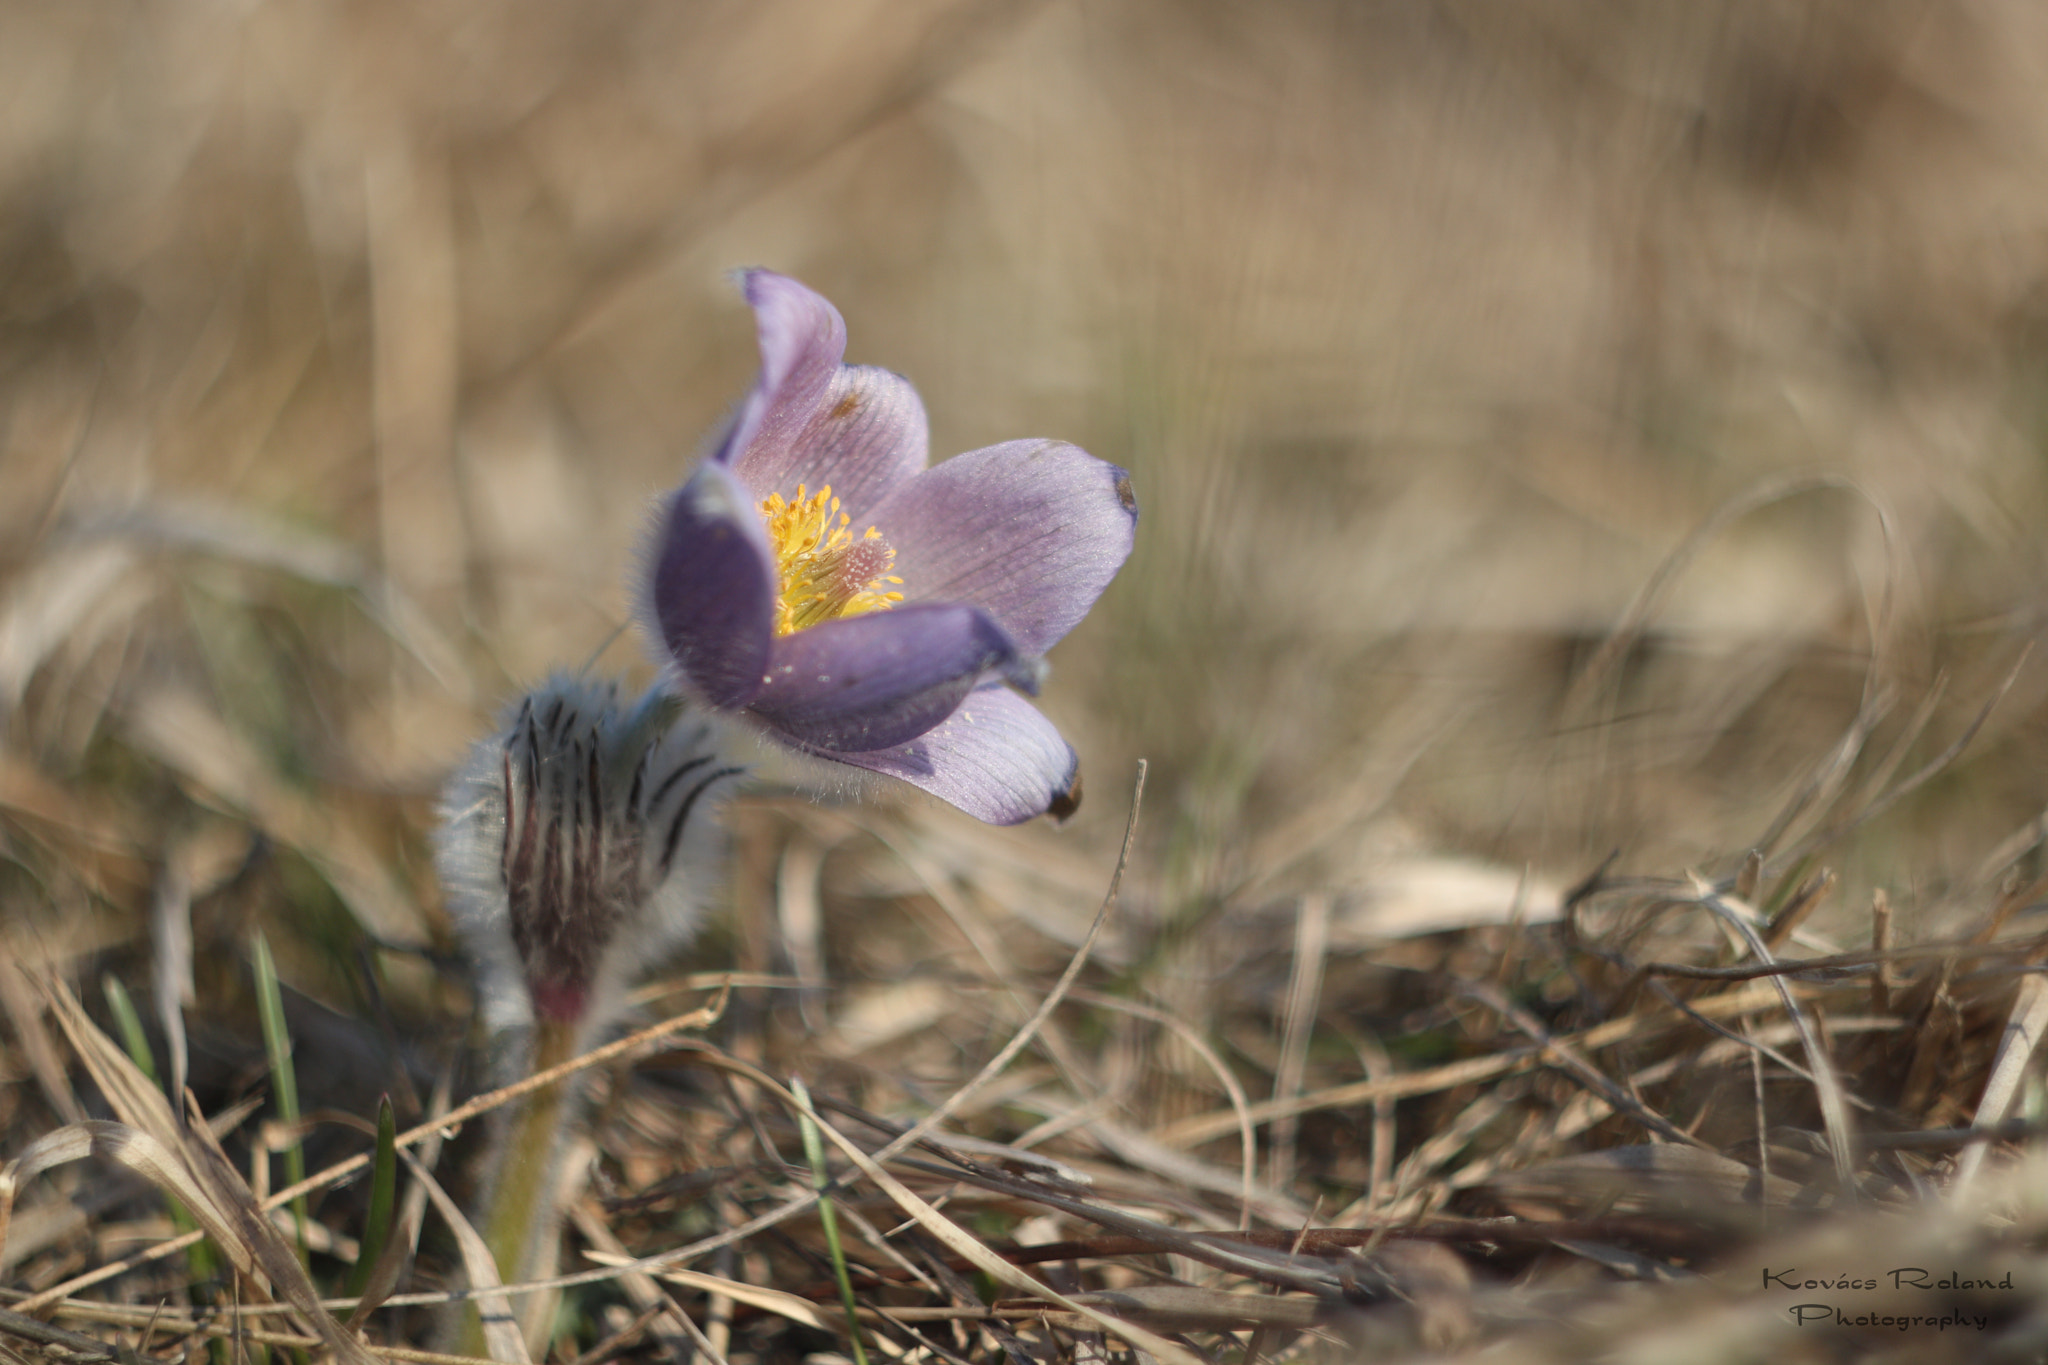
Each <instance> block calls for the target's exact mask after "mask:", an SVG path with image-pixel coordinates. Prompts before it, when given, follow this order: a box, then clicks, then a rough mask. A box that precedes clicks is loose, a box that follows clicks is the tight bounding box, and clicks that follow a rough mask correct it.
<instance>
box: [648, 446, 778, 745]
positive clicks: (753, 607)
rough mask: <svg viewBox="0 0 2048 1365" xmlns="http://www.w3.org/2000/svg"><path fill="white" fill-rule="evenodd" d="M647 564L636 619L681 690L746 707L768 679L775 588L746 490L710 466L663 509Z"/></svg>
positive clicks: (764, 536)
mask: <svg viewBox="0 0 2048 1365" xmlns="http://www.w3.org/2000/svg"><path fill="white" fill-rule="evenodd" d="M645 557H646V563H647V571H646V572H645V573H644V574H642V575H641V576H640V580H641V582H642V584H643V585H644V586H643V588H642V591H643V593H644V594H645V596H644V599H643V601H642V604H641V616H642V618H643V619H644V620H645V621H647V622H648V623H649V624H650V625H651V626H652V627H653V633H654V636H655V638H656V639H658V640H660V641H661V642H662V644H663V645H664V646H666V648H667V650H668V654H669V657H670V659H671V660H672V661H673V663H674V664H675V667H676V669H677V671H678V672H679V673H680V674H681V676H682V679H683V681H684V683H685V684H686V686H687V688H688V690H690V691H691V692H693V693H695V694H696V695H697V696H698V697H700V698H701V699H702V700H704V701H705V702H707V703H709V704H710V705H712V706H716V707H724V708H733V707H740V706H745V705H746V704H747V703H748V702H750V701H752V700H753V699H754V695H755V694H756V693H758V692H759V691H760V690H761V677H762V674H763V673H765V672H766V671H767V667H768V654H769V646H770V644H771V642H772V641H773V640H774V609H775V594H776V592H777V590H778V588H779V586H780V584H779V581H778V578H777V574H776V571H775V556H774V554H773V552H772V551H771V550H770V548H769V545H768V532H767V530H766V529H765V528H764V527H763V526H762V524H761V515H760V512H759V511H758V510H757V509H756V508H755V506H754V502H753V499H752V497H751V496H750V495H749V494H748V491H747V488H746V486H745V485H744V484H742V483H741V482H740V481H739V479H738V478H737V477H736V476H734V474H733V473H732V471H730V470H728V469H727V468H726V467H725V466H723V465H721V464H718V463H716V462H715V461H713V462H707V463H705V464H704V465H702V466H701V467H700V468H699V469H698V470H697V472H696V473H695V474H693V475H691V476H690V481H689V482H688V483H686V484H684V485H683V486H682V487H681V488H679V489H677V490H676V492H675V494H674V495H673V496H672V497H670V498H669V500H668V502H667V503H666V505H665V506H663V507H662V509H661V512H660V515H659V519H658V520H657V522H656V525H655V531H654V537H653V540H652V542H651V543H650V545H649V546H648V548H647V551H646V556H645Z"/></svg>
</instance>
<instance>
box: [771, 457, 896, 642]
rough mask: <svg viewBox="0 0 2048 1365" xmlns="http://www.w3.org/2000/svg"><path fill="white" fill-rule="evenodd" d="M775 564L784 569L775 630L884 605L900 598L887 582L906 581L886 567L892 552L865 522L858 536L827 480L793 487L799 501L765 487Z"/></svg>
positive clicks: (884, 607) (787, 630) (789, 629)
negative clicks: (812, 488)
mask: <svg viewBox="0 0 2048 1365" xmlns="http://www.w3.org/2000/svg"><path fill="white" fill-rule="evenodd" d="M761 515H762V517H763V518H765V519H766V520H767V523H768V540H769V542H770V544H772V545H773V546H774V548H775V567H776V569H777V571H778V572H779V573H780V574H781V576H782V584H781V592H780V593H778V594H777V596H776V599H775V633H776V634H777V635H789V634H791V633H793V632H795V631H799V630H804V629H806V628H807V627H810V626H815V625H818V624H820V623H821V622H825V621H834V620H837V619H838V618H840V617H842V616H861V615H864V614H866V613H867V612H871V611H887V610H888V609H889V608H890V607H891V606H892V605H894V604H895V603H897V602H901V601H902V600H903V594H902V593H900V592H891V591H889V590H888V588H887V587H885V586H884V585H885V584H890V583H901V582H902V581H903V580H902V579H900V578H895V577H892V576H890V574H889V566H890V565H892V564H894V563H895V562H896V551H895V549H894V548H893V547H892V546H891V545H890V544H889V542H888V541H886V540H884V539H882V533H881V532H880V531H877V530H876V529H875V528H874V527H872V526H870V527H868V529H867V530H866V532H864V533H863V534H861V535H858V536H856V535H855V534H854V533H853V532H852V531H850V530H848V529H847V528H848V526H849V525H850V524H851V522H852V518H851V517H849V516H847V514H846V513H844V512H842V511H840V510H839V499H837V498H835V497H833V496H832V486H831V485H830V484H827V485H826V486H825V487H823V488H820V489H819V490H818V491H817V492H816V493H812V492H810V490H809V489H808V488H806V487H805V486H804V485H803V484H798V485H797V486H796V500H795V501H794V502H788V501H785V500H784V499H783V496H782V494H780V493H770V494H769V495H768V496H767V497H766V498H764V499H763V500H762V502H761Z"/></svg>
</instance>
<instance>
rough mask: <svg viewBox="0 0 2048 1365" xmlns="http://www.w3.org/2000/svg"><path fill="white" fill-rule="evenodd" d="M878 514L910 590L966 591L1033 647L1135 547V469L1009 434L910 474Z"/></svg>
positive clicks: (1047, 641) (914, 595)
mask: <svg viewBox="0 0 2048 1365" xmlns="http://www.w3.org/2000/svg"><path fill="white" fill-rule="evenodd" d="M866 519H867V520H871V521H872V523H873V524H874V525H875V526H876V527H877V528H878V529H880V531H881V533H882V535H883V536H884V537H885V538H886V539H887V540H888V541H889V543H890V544H891V545H894V546H896V547H897V556H896V563H895V566H894V568H893V569H892V572H893V573H895V574H896V575H897V576H898V577H900V578H902V580H903V588H902V591H903V594H904V596H905V598H907V599H908V600H910V601H913V602H918V601H927V602H934V601H936V602H966V603H969V604H971V605H973V606H977V607H981V608H983V609H985V610H986V611H988V612H989V614H990V615H992V616H994V617H995V618H996V620H997V621H998V622H1000V623H1001V624H1002V627H1003V629H1004V630H1006V631H1008V632H1009V634H1010V637H1011V638H1012V639H1013V640H1015V641H1016V642H1017V645H1018V647H1019V649H1021V650H1022V651H1023V652H1024V653H1026V654H1042V653H1044V652H1045V651H1046V650H1048V649H1050V648H1051V647H1052V645H1053V644H1054V643H1055V642H1056V641H1058V640H1059V639H1060V638H1061V637H1062V636H1064V635H1065V634H1066V633H1067V632H1068V631H1070V630H1072V629H1073V628H1074V626H1075V625H1076V624H1078V623H1079V621H1080V620H1081V618H1082V617H1083V616H1085V615H1087V614H1088V608H1090V607H1091V606H1093V605H1094V604H1095V599H1096V598H1098V597H1100V596H1101V595H1102V590H1103V589H1104V588H1106V587H1108V586H1109V581H1110V579H1112V578H1114V577H1115V576H1116V571H1117V570H1118V569H1119V568H1121V567H1122V566H1123V562H1124V560H1125V559H1126V558H1127V557H1129V555H1130V553H1131V542H1132V539H1133V537H1134V535H1135V533H1136V530H1137V524H1138V504H1137V499H1136V497H1135V496H1133V494H1132V492H1131V479H1130V475H1129V474H1127V473H1125V472H1124V471H1123V470H1121V469H1119V468H1117V467H1116V466H1115V465H1112V464H1106V463H1104V462H1103V461H1101V460H1098V459H1096V458H1095V457H1094V456H1092V455H1090V454H1088V453H1087V452H1086V451H1084V450H1080V449H1078V448H1077V447H1074V446H1070V445H1068V444H1066V443H1065V442H1063V441H1007V442H1005V443H1003V444H1002V445H996V446H989V447H987V448H986V449H983V450H976V451H970V452H969V453H967V454H965V455H956V456H954V457H953V458H952V459H950V460H947V461H945V462H944V463H942V464H937V465H934V466H932V467H931V468H930V469H927V470H925V471H924V472H923V473H921V474H919V475H918V476H917V477H916V478H913V479H910V480H908V481H907V482H904V483H902V484H899V485H898V486H897V487H896V488H895V490H894V491H893V492H891V493H890V494H889V495H888V496H887V497H885V498H884V499H883V500H882V501H881V503H880V504H879V505H877V506H876V507H875V508H874V510H873V511H872V513H870V514H869V517H868V518H866Z"/></svg>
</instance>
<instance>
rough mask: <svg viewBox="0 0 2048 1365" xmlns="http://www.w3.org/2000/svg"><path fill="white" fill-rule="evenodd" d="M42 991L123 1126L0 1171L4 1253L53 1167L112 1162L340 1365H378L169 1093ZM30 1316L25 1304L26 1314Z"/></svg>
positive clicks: (69, 1137) (56, 993)
mask: <svg viewBox="0 0 2048 1365" xmlns="http://www.w3.org/2000/svg"><path fill="white" fill-rule="evenodd" d="M36 985H37V988H38V990H39V991H40V992H41V994H42V996H43V999H44V1000H45V1002H46V1003H47V1004H48V1005H49V1007H50V1009H51V1011H52V1012H53V1013H54V1014H55V1015H56V1017H57V1022H58V1025H59V1026H60V1027H61V1028H62V1029H63V1030H64V1034H65V1036H66V1037H67V1038H68V1039H69V1040H70V1041H71V1046H72V1049H73V1051H74V1052H75V1053H76V1054H77V1055H78V1057H79V1059H80V1060H81V1061H83V1062H84V1063H85V1067H86V1070H87V1072H88V1073H90V1074H91V1076H92V1078H93V1080H94V1081H95V1082H96V1083H97V1084H98V1085H99V1088H100V1091H101V1093H102V1094H104V1095H105V1096H106V1097H107V1102H108V1103H109V1104H111V1105H112V1106H113V1107H114V1112H115V1113H117V1114H119V1115H120V1116H121V1118H122V1120H123V1121H122V1122H121V1123H104V1122H92V1121H88V1122H83V1123H74V1124H68V1125H66V1126H65V1127H63V1128H60V1129H58V1130H57V1131H56V1132H54V1133H51V1134H49V1135H48V1136H46V1137H44V1138H42V1139H40V1140H39V1141H37V1142H36V1143H34V1144H33V1145H32V1146H31V1147H30V1148H29V1150H28V1151H26V1152H24V1153H23V1154H22V1155H21V1156H19V1157H17V1158H15V1159H14V1160H13V1161H10V1162H9V1163H8V1164H7V1166H6V1167H5V1168H4V1169H0V1244H4V1243H5V1240H6V1224H7V1221H8V1215H9V1213H10V1212H11V1210H12V1208H13V1205H14V1196H15V1191H16V1190H17V1189H19V1188H20V1185H21V1183H22V1182H23V1181H24V1180H27V1179H28V1178H30V1177H32V1176H34V1175H36V1174H38V1173H40V1172H42V1171H44V1170H46V1169H48V1168H49V1167H51V1166H54V1165H57V1164H60V1163H62V1162H69V1161H78V1160H82V1159H84V1158H85V1157H88V1156H97V1157H99V1158H101V1159H102V1160H108V1161H114V1162H117V1163H119V1164H120V1165H122V1166H125V1167H127V1168H128V1169H129V1170H132V1171H134V1172H135V1173H136V1174H138V1175H140V1176H142V1177H143V1178H144V1179H146V1180H148V1181H150V1182H151V1183H152V1184H154V1185H156V1186H157V1187H158V1188H159V1189H162V1190H163V1191H164V1192H165V1193H167V1194H170V1195H173V1196H175V1197H176V1198H177V1199H178V1200H179V1201H180V1202H182V1203H183V1204H184V1205H185V1207H186V1208H187V1209H189V1210H190V1211H191V1213H192V1216H193V1217H194V1219H195V1220H197V1221H198V1223H199V1224H200V1227H201V1228H202V1229H203V1230H204V1233H205V1235H206V1236H208V1237H209V1238H210V1239H211V1240H212V1241H213V1243H214V1244H215V1245H216V1246H217V1247H219V1248H220V1249H221V1251H223V1252H224V1253H225V1254H226V1255H227V1256H228V1257H229V1259H230V1260H232V1261H233V1262H234V1265H235V1268H236V1270H237V1271H239V1272H240V1273H241V1275H242V1277H243V1278H244V1280H245V1281H247V1282H248V1283H249V1284H250V1285H251V1287H252V1288H254V1289H256V1290H258V1291H259V1292H265V1291H264V1288H263V1287H264V1286H265V1285H266V1284H267V1286H268V1290H267V1293H268V1294H275V1295H276V1296H278V1297H280V1298H282V1299H283V1300H284V1302H285V1303H287V1304H289V1305H290V1307H291V1310H292V1314H293V1317H294V1318H295V1319H296V1320H297V1321H298V1322H299V1323H300V1324H301V1325H302V1326H304V1327H306V1328H308V1329H310V1330H311V1331H312V1332H313V1333H314V1335H315V1336H317V1337H318V1338H319V1339H320V1341H321V1342H322V1343H323V1344H324V1345H325V1346H326V1347H327V1349H328V1350H330V1351H332V1352H333V1353H334V1355H335V1356H336V1357H337V1358H338V1359H340V1360H342V1361H344V1362H350V1365H372V1362H373V1361H374V1359H375V1357H374V1356H372V1355H371V1354H370V1353H369V1352H368V1351H367V1350H366V1349H365V1348H364V1347H363V1344H362V1342H361V1341H360V1340H358V1339H357V1337H356V1336H355V1334H354V1333H352V1332H350V1331H349V1330H348V1329H347V1328H346V1327H344V1326H343V1325H342V1324H341V1323H340V1322H338V1321H336V1320H335V1318H334V1317H333V1315H332V1314H330V1313H329V1312H328V1311H327V1310H326V1309H325V1308H323V1307H322V1306H321V1304H320V1296H319V1294H318V1292H317V1291H316V1290H315V1289H314V1287H313V1282H312V1280H311V1279H309V1278H308V1277H307V1274H306V1270H305V1267H304V1266H302V1265H301V1264H300V1263H299V1260H298V1257H297V1256H296V1255H294V1254H293V1252H292V1249H291V1247H289V1246H288V1245H286V1243H285V1241H284V1239H283V1238H282V1237H281V1236H280V1235H279V1234H278V1231H277V1228H276V1227H275V1226H274V1225H273V1224H272V1223H271V1221H270V1219H269V1218H267V1217H266V1216H265V1213H266V1210H265V1209H263V1208H262V1207H261V1206H260V1205H259V1204H258V1202H257V1200H256V1198H255V1196H254V1195H252V1194H251V1193H250V1192H249V1188H248V1186H247V1185H246V1184H244V1183H243V1181H242V1179H241V1177H240V1176H239V1175H238V1174H237V1173H236V1172H235V1169H234V1167H233V1166H232V1165H231V1164H229V1162H228V1159H227V1157H226V1155H225V1154H224V1153H223V1152H222V1151H221V1150H220V1147H219V1145H218V1144H217V1143H216V1142H215V1141H214V1138H213V1134H212V1133H211V1132H210V1131H209V1130H208V1129H207V1127H206V1124H205V1123H204V1122H203V1121H194V1122H192V1123H189V1124H180V1123H179V1122H178V1121H177V1119H176V1117H175V1116H174V1115H173V1114H172V1113H171V1109H170V1106H169V1105H168V1104H167V1103H166V1102H165V1101H164V1098H163V1095H162V1093H161V1092H160V1091H158V1090H157V1088H156V1087H155V1086H154V1085H152V1084H150V1081H149V1078H148V1077H146V1076H144V1075H143V1074H142V1072H141V1071H140V1070H139V1069H138V1068H137V1067H136V1065H135V1064H134V1063H133V1062H131V1061H130V1060H128V1057H127V1055H126V1054H125V1053H123V1052H122V1051H121V1050H120V1048H119V1047H117V1046H116V1045H115V1044H114V1042H113V1040H112V1039H110V1038H108V1037H107V1036H106V1035H105V1034H103V1033H101V1032H100V1030H99V1028H98V1027H97V1026H96V1025H95V1024H94V1023H93V1022H92V1020H90V1019H89V1018H87V1017H86V1014H85V1011H84V1010H83V1009H82V1008H81V1007H80V1006H79V1004H78V1002H77V1000H76V999H75V998H73V996H72V994H71V992H70V990H69V988H67V987H66V986H65V985H64V984H63V983H62V982H61V981H47V982H43V981H39V982H37V983H36ZM195 1120H196V1116H195ZM266 1296H267V1295H266ZM28 1307H29V1305H28V1303H27V1302H24V1304H23V1305H22V1308H23V1311H27V1309H28Z"/></svg>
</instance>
